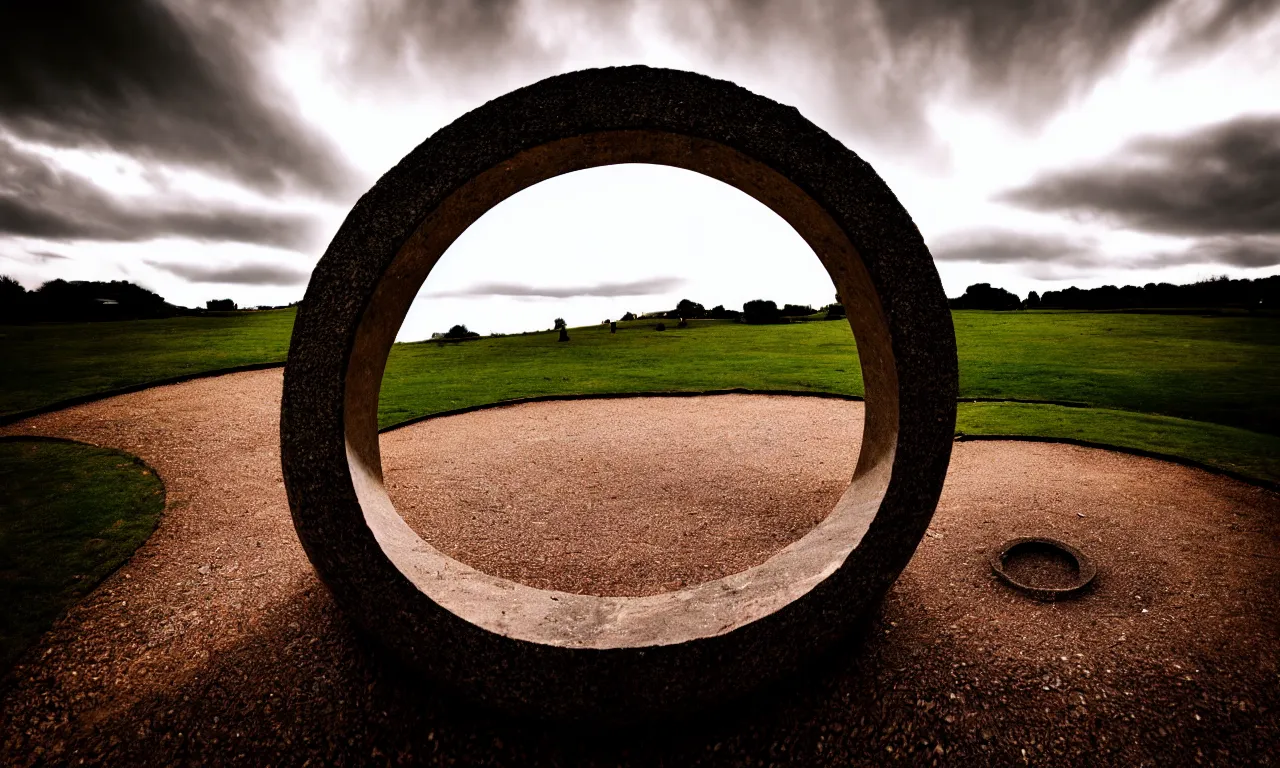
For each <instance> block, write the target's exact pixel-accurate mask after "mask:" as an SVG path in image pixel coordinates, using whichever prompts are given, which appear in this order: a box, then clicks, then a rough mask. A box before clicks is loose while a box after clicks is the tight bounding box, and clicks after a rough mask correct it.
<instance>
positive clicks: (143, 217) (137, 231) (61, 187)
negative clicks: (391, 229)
mask: <svg viewBox="0 0 1280 768" xmlns="http://www.w3.org/2000/svg"><path fill="white" fill-rule="evenodd" d="M161 203H162V204H163V207H161ZM313 230H314V224H313V222H312V221H311V220H310V219H307V218H305V217H302V216H298V215H295V214H280V213H261V212H256V211H250V210H245V209H238V208H227V207H218V206H216V205H210V204H209V203H205V202H201V201H193V200H184V199H182V198H179V197H173V196H168V197H164V198H147V199H144V200H130V199H122V198H118V197H115V196H113V195H111V194H110V193H108V192H107V191H106V190H104V189H102V188H101V187H99V186H97V185H95V184H93V183H92V182H90V181H88V180H87V179H84V178H82V177H80V176H77V175H74V174H71V173H68V172H66V171H62V170H59V169H58V168H57V167H56V166H55V165H53V164H52V163H50V162H49V161H48V160H47V159H45V158H44V157H42V156H40V155H37V154H35V153H32V152H27V151H24V150H23V149H22V148H20V147H17V146H15V145H14V144H12V143H10V142H8V141H5V140H4V139H3V138H0V235H13V236H18V237H32V238H40V239H45V240H104V241H114V242H140V241H144V240H152V239H155V238H159V237H166V236H176V237H187V238H193V239H196V240H208V241H215V242H219V241H231V242H241V243H257V244H261V245H269V246H275V247H280V248H291V249H297V250H301V249H305V248H307V247H309V245H310V244H311V239H312V235H313Z"/></svg>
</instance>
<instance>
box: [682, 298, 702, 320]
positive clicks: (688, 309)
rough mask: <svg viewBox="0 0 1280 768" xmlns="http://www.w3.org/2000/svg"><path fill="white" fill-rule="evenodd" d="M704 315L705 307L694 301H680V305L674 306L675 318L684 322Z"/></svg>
mask: <svg viewBox="0 0 1280 768" xmlns="http://www.w3.org/2000/svg"><path fill="white" fill-rule="evenodd" d="M706 313H707V310H706V307H703V306H702V305H701V304H699V303H698V302H696V301H690V300H688V299H681V300H680V303H679V304H677V305H676V316H677V317H681V318H684V319H685V320H693V319H694V318H698V317H702V316H703V315H705V314H706Z"/></svg>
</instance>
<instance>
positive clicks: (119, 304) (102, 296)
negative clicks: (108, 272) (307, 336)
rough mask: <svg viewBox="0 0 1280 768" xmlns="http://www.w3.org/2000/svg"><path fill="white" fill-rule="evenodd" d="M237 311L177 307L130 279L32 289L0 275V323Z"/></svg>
mask: <svg viewBox="0 0 1280 768" xmlns="http://www.w3.org/2000/svg"><path fill="white" fill-rule="evenodd" d="M285 306H293V305H292V304H290V305H285ZM282 308H283V307H268V306H259V307H255V309H282ZM235 309H237V306H236V303H235V302H234V301H232V300H231V299H214V300H212V301H207V302H205V308H204V309H203V310H200V309H188V308H186V307H179V306H175V305H173V304H170V303H169V302H167V301H165V300H164V298H163V297H161V296H160V295H159V294H157V293H155V292H154V291H149V290H147V289H146V288H143V287H142V286H140V285H135V284H134V283H131V282H129V281H127V280H112V281H110V282H104V281H97V280H50V281H49V282H47V283H44V284H43V285H41V286H40V287H39V288H37V289H35V290H34V291H28V290H27V289H26V288H23V287H22V284H21V283H19V282H18V281H17V280H14V279H13V278H11V277H6V276H2V275H0V323H7V324H15V323H50V322H61V323H66V322H75V323H79V322H92V321H98V320H146V319H151V318H157V317H176V316H178V315H198V314H203V313H204V312H227V311H232V310H235Z"/></svg>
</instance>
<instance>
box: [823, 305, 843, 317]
mask: <svg viewBox="0 0 1280 768" xmlns="http://www.w3.org/2000/svg"><path fill="white" fill-rule="evenodd" d="M822 309H823V310H824V311H825V312H826V313H827V319H828V320H843V319H844V318H846V317H848V315H847V314H846V313H845V311H844V305H843V304H828V305H827V306H825V307H823V308H822Z"/></svg>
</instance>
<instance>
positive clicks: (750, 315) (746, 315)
mask: <svg viewBox="0 0 1280 768" xmlns="http://www.w3.org/2000/svg"><path fill="white" fill-rule="evenodd" d="M742 319H743V321H744V322H746V323H749V324H751V325H764V324H765V323H781V322H785V320H783V318H782V313H781V312H779V311H778V305H777V304H775V303H774V302H772V301H767V300H765V299H755V300H754V301H748V302H747V303H746V304H743V305H742Z"/></svg>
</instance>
